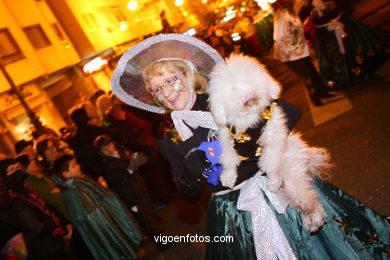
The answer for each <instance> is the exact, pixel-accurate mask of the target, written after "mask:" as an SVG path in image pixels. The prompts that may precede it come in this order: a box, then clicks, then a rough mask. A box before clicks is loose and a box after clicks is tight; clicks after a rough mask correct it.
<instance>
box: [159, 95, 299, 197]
mask: <svg viewBox="0 0 390 260" xmlns="http://www.w3.org/2000/svg"><path fill="white" fill-rule="evenodd" d="M207 98H208V96H207V95H206V94H202V95H197V99H196V101H195V104H194V106H193V107H192V109H191V110H200V111H209V108H208V103H207ZM275 102H276V103H277V105H278V106H281V107H282V109H283V111H284V113H285V114H286V118H287V127H288V129H289V130H290V131H291V130H292V129H293V127H294V126H295V124H296V123H297V121H298V118H299V115H300V114H299V111H298V110H297V109H296V108H295V107H294V106H292V105H291V104H289V103H287V102H286V101H283V100H275ZM260 112H261V111H259V114H260ZM265 123H266V121H265V120H263V121H261V122H260V123H259V125H257V126H256V127H254V128H251V129H248V130H247V131H246V133H247V134H249V135H250V136H251V137H252V140H255V141H256V140H257V139H258V138H259V137H260V134H261V129H262V128H263V127H264V125H265ZM209 131H211V130H210V129H207V128H202V127H198V128H197V129H192V132H193V136H192V137H191V138H189V139H188V140H186V141H182V140H181V138H180V136H179V135H178V133H177V131H176V129H175V128H174V127H173V126H172V127H171V129H170V130H169V131H168V132H167V134H166V136H165V144H166V146H167V151H168V158H169V162H170V164H171V167H172V171H173V174H174V176H175V177H176V185H177V188H178V190H179V192H180V193H181V195H182V196H183V197H184V198H185V199H187V200H189V201H192V202H195V201H197V200H198V199H199V198H200V191H201V190H200V186H201V185H200V183H199V181H200V180H205V177H204V176H203V175H202V172H203V171H204V170H205V169H207V168H208V167H209V166H210V163H209V162H208V161H206V155H205V154H204V152H203V151H194V152H193V151H192V150H193V148H196V147H198V146H199V145H200V144H201V143H202V142H204V141H208V140H207V137H208V136H209ZM209 141H211V140H209ZM255 141H251V142H246V143H242V144H237V143H236V144H235V148H236V149H237V152H238V153H239V155H241V156H244V157H248V159H247V160H244V161H242V162H241V164H240V166H239V167H238V169H237V173H238V177H237V181H236V185H238V184H240V183H241V182H243V181H245V180H247V179H249V178H250V177H252V176H253V175H254V174H255V173H256V172H257V171H258V170H259V168H258V166H257V161H258V157H256V156H255V152H256V150H257V148H258V145H257V144H256V143H255ZM207 187H208V189H209V190H210V191H211V192H218V191H221V190H224V189H226V188H225V187H223V186H222V185H221V183H219V184H218V185H217V186H213V185H211V184H208V186H207Z"/></svg>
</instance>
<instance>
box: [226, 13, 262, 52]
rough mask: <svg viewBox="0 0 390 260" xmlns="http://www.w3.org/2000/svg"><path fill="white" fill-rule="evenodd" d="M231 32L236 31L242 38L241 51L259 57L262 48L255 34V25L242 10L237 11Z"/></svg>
mask: <svg viewBox="0 0 390 260" xmlns="http://www.w3.org/2000/svg"><path fill="white" fill-rule="evenodd" d="M233 33H238V34H240V36H241V37H242V39H243V45H244V46H243V52H244V53H246V54H248V55H252V56H254V57H258V58H260V57H261V54H262V51H263V48H262V45H261V41H260V39H259V37H258V35H257V32H256V27H255V25H254V24H253V21H252V20H251V18H250V17H248V16H246V15H245V13H243V12H238V13H237V18H236V23H235V25H234V29H233Z"/></svg>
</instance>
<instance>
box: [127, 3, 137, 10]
mask: <svg viewBox="0 0 390 260" xmlns="http://www.w3.org/2000/svg"><path fill="white" fill-rule="evenodd" d="M127 8H128V9H129V10H130V11H134V10H135V9H137V8H138V3H137V1H131V2H129V3H128V4H127Z"/></svg>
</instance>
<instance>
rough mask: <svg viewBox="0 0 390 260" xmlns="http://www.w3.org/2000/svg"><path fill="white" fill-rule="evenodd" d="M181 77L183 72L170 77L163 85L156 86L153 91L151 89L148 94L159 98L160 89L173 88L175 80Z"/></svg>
mask: <svg viewBox="0 0 390 260" xmlns="http://www.w3.org/2000/svg"><path fill="white" fill-rule="evenodd" d="M181 75H183V72H182V71H180V72H178V73H176V74H174V75H173V76H172V77H170V78H168V79H166V80H165V81H164V82H163V84H162V85H161V86H158V87H156V88H155V89H152V90H151V91H150V94H151V95H152V96H154V97H161V95H162V89H163V88H167V87H169V88H172V87H174V86H175V83H176V82H177V80H178V79H179V78H180V77H181Z"/></svg>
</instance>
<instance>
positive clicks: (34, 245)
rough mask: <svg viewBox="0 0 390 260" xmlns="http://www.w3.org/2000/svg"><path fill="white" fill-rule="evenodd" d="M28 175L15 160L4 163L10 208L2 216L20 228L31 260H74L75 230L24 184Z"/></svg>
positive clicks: (1, 171) (0, 170) (1, 172)
mask: <svg viewBox="0 0 390 260" xmlns="http://www.w3.org/2000/svg"><path fill="white" fill-rule="evenodd" d="M25 177H26V173H25V172H24V170H23V166H22V165H21V164H20V163H19V162H18V161H17V160H15V159H12V158H8V159H4V160H2V161H0V178H1V179H2V181H3V183H4V187H5V191H6V192H5V193H4V196H5V198H3V199H4V200H5V201H6V205H7V206H6V207H4V211H3V212H2V213H3V214H5V216H6V217H7V220H8V221H9V223H10V224H11V225H13V226H15V227H17V228H18V229H19V230H20V231H21V232H22V233H23V237H24V240H25V243H26V247H27V251H28V257H27V259H47V260H49V259H66V260H68V259H72V258H73V256H72V252H71V250H70V248H69V246H68V244H69V239H71V238H72V234H73V226H72V225H71V224H70V223H69V222H68V221H67V220H66V219H65V218H64V217H63V216H62V215H61V214H59V213H58V212H56V211H55V210H54V209H52V208H51V207H50V206H48V205H47V204H46V203H45V201H44V200H43V199H42V198H41V197H40V196H39V195H38V193H37V192H36V191H35V189H34V188H33V187H32V186H31V185H29V184H25V183H24V179H25Z"/></svg>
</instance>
